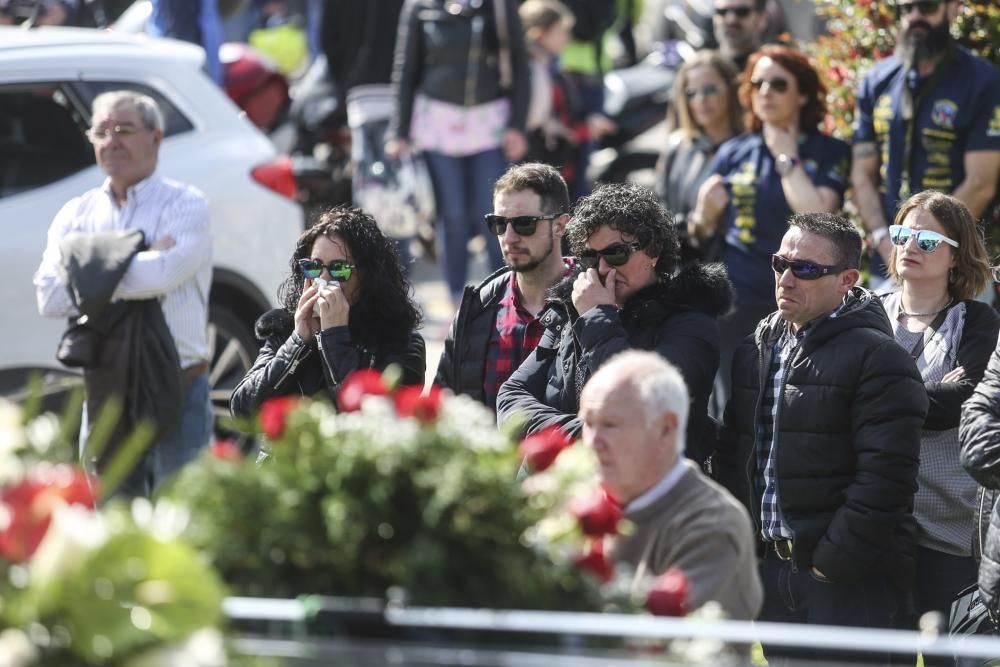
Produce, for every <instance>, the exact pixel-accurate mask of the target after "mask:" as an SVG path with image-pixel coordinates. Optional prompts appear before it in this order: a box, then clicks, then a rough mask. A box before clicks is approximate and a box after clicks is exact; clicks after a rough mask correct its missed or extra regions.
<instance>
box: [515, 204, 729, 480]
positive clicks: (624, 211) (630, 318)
mask: <svg viewBox="0 0 1000 667" xmlns="http://www.w3.org/2000/svg"><path fill="white" fill-rule="evenodd" d="M566 237H567V238H568V239H569V244H570V248H571V249H572V251H573V254H574V255H576V257H577V271H576V273H575V274H574V275H572V276H569V277H567V278H566V279H565V280H563V281H562V282H561V283H559V284H557V285H556V286H555V287H553V288H552V290H550V292H549V297H548V299H547V302H546V308H545V311H543V313H542V315H541V316H540V318H539V319H540V320H541V322H542V324H543V325H544V326H545V333H544V334H543V335H542V339H541V342H540V343H539V344H538V346H537V347H536V348H535V351H534V352H532V353H531V355H530V356H529V357H528V358H527V359H526V360H525V362H524V363H523V364H521V366H520V367H519V368H518V369H517V370H516V371H514V374H513V375H511V377H510V378H509V379H508V380H507V382H505V383H504V384H503V386H502V387H501V388H500V393H499V396H498V397H497V417H498V420H499V421H500V422H501V423H504V422H507V421H509V420H513V421H516V422H518V423H522V424H524V427H525V430H526V432H527V433H536V432H538V431H541V430H543V429H545V428H547V427H549V426H560V427H562V428H563V429H564V430H565V431H567V432H568V433H569V434H570V435H576V434H578V433H579V432H580V429H581V424H580V420H579V419H578V418H577V416H576V415H577V411H578V409H579V403H580V392H581V391H582V389H583V385H584V384H585V383H586V382H587V380H588V379H589V378H590V376H591V375H593V374H594V373H595V372H596V371H597V369H598V368H600V366H601V365H602V364H603V363H604V362H605V361H607V360H608V359H610V358H611V357H612V356H614V355H615V354H616V353H618V352H621V351H623V350H628V349H640V350H652V351H655V352H658V353H659V354H661V355H662V356H663V357H664V358H665V359H666V360H667V361H669V362H671V363H672V364H674V366H676V367H677V369H678V370H679V371H680V372H681V375H682V376H683V377H684V381H685V383H686V384H687V386H688V389H689V391H690V393H691V399H692V406H691V413H690V417H689V419H688V428H687V442H688V443H689V446H688V449H687V454H688V456H689V457H690V458H692V459H695V460H697V461H699V462H703V461H704V459H705V458H706V457H707V456H708V454H710V453H711V445H710V442H709V441H710V438H709V432H708V426H709V424H708V414H707V404H708V396H709V393H710V392H711V389H712V380H713V378H714V377H715V372H716V369H717V368H718V364H719V326H718V324H717V323H716V319H717V318H718V317H719V316H720V315H722V314H723V313H725V312H726V310H728V308H729V305H730V302H731V300H732V294H731V288H730V285H729V280H728V279H727V277H726V272H725V269H724V268H723V267H722V265H719V264H708V265H691V266H689V267H686V268H684V269H683V270H681V271H680V272H677V271H676V269H677V266H678V260H679V248H680V246H679V243H678V240H677V231H676V229H675V227H674V223H673V220H672V219H671V216H670V213H668V212H667V210H666V209H664V208H663V206H662V204H660V202H659V200H658V199H657V197H656V195H654V194H653V193H652V192H650V191H649V190H647V189H645V188H642V187H640V186H637V185H604V186H601V187H600V188H598V189H597V190H595V191H594V192H593V193H591V194H590V195H588V196H586V197H584V198H583V199H581V200H580V202H579V203H578V204H577V206H576V209H575V210H574V212H573V219H572V220H571V221H570V223H569V226H568V227H567V232H566Z"/></svg>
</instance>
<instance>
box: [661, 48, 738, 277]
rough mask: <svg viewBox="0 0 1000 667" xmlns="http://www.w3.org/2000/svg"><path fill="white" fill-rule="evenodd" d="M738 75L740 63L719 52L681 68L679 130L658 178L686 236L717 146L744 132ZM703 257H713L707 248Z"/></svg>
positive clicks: (663, 156) (677, 108)
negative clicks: (699, 190) (742, 128)
mask: <svg viewBox="0 0 1000 667" xmlns="http://www.w3.org/2000/svg"><path fill="white" fill-rule="evenodd" d="M737 76H738V73H737V71H736V68H735V67H733V65H732V63H731V62H730V61H729V60H727V59H725V58H723V57H722V55H721V54H719V52H718V51H701V52H699V53H697V54H696V55H695V56H694V58H692V59H691V60H689V61H687V62H686V63H684V66H683V67H681V68H680V70H679V71H678V72H677V79H676V80H675V81H674V105H673V106H674V110H675V113H676V114H677V129H675V130H674V131H673V132H671V133H670V136H669V137H668V138H667V145H666V148H665V149H664V151H663V153H661V154H660V159H659V162H657V165H656V172H657V179H656V182H657V194H658V195H659V196H660V201H662V202H663V204H664V206H666V207H667V208H668V209H669V210H670V212H671V213H673V214H674V222H675V223H676V224H677V226H678V228H679V231H681V232H683V233H682V236H683V237H686V236H687V234H686V231H687V217H688V215H689V214H690V213H691V211H692V210H693V209H694V207H695V204H696V203H697V201H698V189H699V188H700V187H701V184H702V183H704V182H705V179H707V178H708V177H709V175H710V174H711V173H712V172H711V170H710V167H711V165H712V158H713V157H714V156H715V152H716V150H718V148H719V146H720V145H722V143H723V142H725V141H727V140H729V139H732V138H733V137H735V136H736V135H737V134H739V132H740V128H741V120H740V103H739V99H737V92H736V77H737ZM683 254H684V251H683V249H682V257H683ZM709 254H714V253H709ZM701 258H702V259H706V260H709V259H714V257H710V256H706V254H705V253H702V254H701Z"/></svg>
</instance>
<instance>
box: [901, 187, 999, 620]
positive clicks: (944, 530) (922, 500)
mask: <svg viewBox="0 0 1000 667" xmlns="http://www.w3.org/2000/svg"><path fill="white" fill-rule="evenodd" d="M894 222H895V224H893V225H891V226H890V227H889V239H890V241H892V244H893V248H892V254H891V255H890V259H889V275H890V276H891V277H892V278H893V279H894V280H895V281H896V283H898V284H899V285H900V288H901V289H900V290H899V291H897V292H893V293H891V294H887V295H884V296H883V297H882V303H883V305H884V306H885V310H886V312H887V313H888V315H889V320H890V322H891V324H892V326H893V329H894V330H895V334H896V340H897V341H898V342H899V344H900V345H902V346H903V347H904V348H905V349H906V350H907V351H909V352H910V354H911V356H912V357H913V360H914V361H915V362H916V364H917V368H918V369H919V370H920V374H921V375H922V376H923V379H924V386H925V387H926V388H927V395H928V397H929V398H930V410H929V411H928V412H927V418H926V420H925V422H924V430H923V433H922V435H921V439H920V472H919V473H918V475H917V483H918V485H919V488H918V489H917V494H916V497H915V498H914V507H913V515H914V517H915V518H916V519H917V525H918V526H919V528H920V534H919V536H918V540H917V543H918V550H917V582H916V603H917V612H918V613H920V614H922V613H924V612H927V611H939V612H941V613H943V614H945V616H946V617H947V615H948V613H949V612H950V610H951V602H952V600H953V599H954V598H955V596H956V594H957V593H958V592H959V591H961V590H962V589H963V588H965V587H967V586H970V585H971V584H974V583H976V573H977V566H976V562H975V560H974V559H973V558H972V553H971V548H972V539H973V526H974V520H975V515H976V502H975V501H976V491H977V485H976V482H975V480H973V479H972V478H971V477H969V476H968V475H967V474H966V473H965V471H964V470H963V469H962V466H961V463H960V462H959V439H958V425H959V419H960V417H961V407H962V403H963V402H964V401H965V399H967V398H969V397H970V396H971V395H972V391H973V389H975V387H976V385H977V384H978V383H979V381H980V380H982V378H983V374H984V373H985V371H986V366H987V363H988V362H989V358H990V354H991V353H992V352H993V348H994V345H995V344H996V340H997V334H998V332H1000V315H998V314H997V313H996V311H994V310H993V308H991V307H990V306H988V305H987V304H985V303H980V302H978V301H976V300H975V296H976V294H979V293H980V292H982V291H983V288H985V287H986V286H987V285H988V284H989V282H990V279H991V273H990V264H989V260H988V258H987V255H986V249H985V247H984V245H983V239H982V237H981V236H980V234H979V230H978V229H977V228H976V224H975V221H974V220H973V219H972V214H971V213H970V212H969V209H968V208H966V206H965V204H963V203H962V202H961V201H959V200H958V199H955V198H954V197H951V196H949V195H946V194H942V193H940V192H935V191H933V190H927V191H924V192H921V193H919V194H916V195H914V196H912V197H910V198H909V199H908V200H907V201H905V202H904V203H903V205H902V206H901V207H900V209H899V212H898V213H896V219H895V221H894Z"/></svg>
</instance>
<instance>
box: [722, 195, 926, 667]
mask: <svg viewBox="0 0 1000 667" xmlns="http://www.w3.org/2000/svg"><path fill="white" fill-rule="evenodd" d="M860 254H861V235H860V233H859V232H858V231H857V229H855V227H854V225H853V224H851V223H850V222H849V221H848V220H846V219H845V218H842V217H840V216H837V215H834V214H830V213H807V214H799V215H795V216H793V217H792V218H791V220H790V222H789V228H788V231H787V232H786V233H785V236H784V238H783V239H782V241H781V245H780V247H779V248H778V252H777V253H775V254H774V256H773V257H772V262H771V264H772V268H773V269H774V285H775V288H774V292H775V298H776V301H777V304H778V310H777V312H775V313H772V314H771V315H769V316H768V317H766V318H764V319H763V320H762V321H761V322H760V324H759V325H758V327H757V330H756V332H755V333H754V334H753V336H750V337H747V339H746V340H745V341H744V342H743V344H742V345H741V346H740V347H739V348H737V350H736V354H735V356H734V359H733V371H732V386H733V394H732V398H731V399H730V401H729V404H728V406H727V408H726V417H725V427H724V429H723V433H722V438H721V439H720V443H719V447H718V451H717V453H716V457H715V459H714V463H715V465H716V467H715V471H716V474H717V477H718V479H719V480H720V481H721V482H722V483H723V485H724V486H725V487H726V488H728V489H729V490H730V491H731V492H732V493H733V495H734V496H736V497H737V498H739V499H740V500H742V501H743V503H745V504H746V506H747V509H748V510H749V511H750V516H751V517H752V518H753V521H754V524H755V529H756V532H757V534H758V538H759V540H760V544H759V549H760V552H761V553H762V554H763V560H762V564H761V574H762V579H763V581H764V608H763V611H762V612H761V615H760V620H763V621H775V622H784V623H813V624H823V625H855V626H866V627H882V628H891V627H894V626H895V625H896V624H897V623H898V622H899V621H900V619H901V617H902V616H903V615H904V613H905V610H904V601H905V600H906V597H907V594H909V593H910V592H912V586H913V576H914V556H915V551H916V541H915V540H916V530H917V527H916V523H915V521H914V519H913V516H912V509H913V498H914V494H915V492H916V490H917V484H916V477H917V469H918V458H919V453H920V429H921V426H922V425H923V423H924V417H925V415H926V413H927V409H928V399H927V392H926V390H925V389H924V384H923V381H922V380H921V377H920V374H919V373H918V372H917V368H916V365H915V364H914V362H913V359H911V358H910V356H909V354H907V352H906V351H905V350H904V349H903V348H902V347H900V346H899V345H898V344H897V343H896V341H895V338H894V337H893V330H892V327H891V326H890V323H889V319H888V317H887V316H886V314H885V311H884V310H883V308H882V304H881V303H880V301H879V299H878V298H877V297H875V296H874V295H872V294H871V293H870V292H868V291H866V290H864V289H863V288H860V287H856V283H857V281H858V277H859V273H858V269H857V266H858V261H859V259H860ZM764 649H765V653H766V654H767V657H768V659H769V661H771V660H774V659H775V658H776V657H777V655H776V654H777V651H775V650H769V647H767V646H765V647H764ZM810 657H820V658H829V657H830V656H828V655H827V656H816V655H812V654H811V655H810ZM888 659H889V656H878V655H872V656H867V657H866V658H865V660H866V664H867V662H873V663H875V662H884V661H886V660H888ZM771 664H775V662H771Z"/></svg>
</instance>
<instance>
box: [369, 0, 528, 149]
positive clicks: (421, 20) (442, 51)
mask: <svg viewBox="0 0 1000 667" xmlns="http://www.w3.org/2000/svg"><path fill="white" fill-rule="evenodd" d="M494 1H501V2H505V3H506V5H505V7H506V18H507V31H506V34H507V36H508V40H507V41H508V45H509V47H508V48H509V53H510V64H511V75H512V76H511V90H510V91H508V92H505V91H503V90H502V89H501V87H500V41H499V37H498V34H497V28H496V19H495V15H494V8H493V4H492V3H493V2H494ZM458 6H459V5H457V3H454V4H453V3H450V2H447V1H446V0H406V4H405V5H403V11H402V13H401V14H400V16H399V34H398V36H397V38H396V57H395V63H394V65H393V74H392V83H393V88H394V91H395V94H396V100H397V104H396V108H395V109H394V113H393V117H392V123H391V125H390V128H389V136H391V137H396V138H401V139H406V138H408V137H409V136H410V117H411V115H412V113H413V101H414V99H415V97H416V95H417V93H418V92H419V93H422V94H424V95H426V96H427V97H430V98H432V99H435V100H441V101H443V102H450V103H452V104H457V105H461V106H474V105H477V104H483V103H485V102H490V101H492V100H495V99H497V98H499V97H503V96H505V95H506V96H508V97H510V102H511V113H510V119H509V120H508V122H507V126H508V127H510V128H514V129H518V130H521V131H523V130H524V125H525V121H526V119H527V115H528V101H529V96H530V94H531V87H530V85H531V82H530V78H529V77H530V76H531V75H530V73H529V70H528V53H527V50H526V48H525V46H524V29H523V28H522V27H521V20H520V19H519V18H518V16H517V7H516V6H514V3H513V2H511V1H510V0H471V2H470V3H469V7H467V8H464V9H462V11H461V12H460V13H458V14H452V13H451V12H450V11H448V9H449V8H450V7H458Z"/></svg>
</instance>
